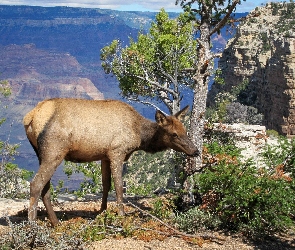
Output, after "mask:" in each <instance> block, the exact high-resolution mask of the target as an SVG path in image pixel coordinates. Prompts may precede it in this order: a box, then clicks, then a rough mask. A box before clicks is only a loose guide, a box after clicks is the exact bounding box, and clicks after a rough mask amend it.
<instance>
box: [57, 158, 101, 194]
mask: <svg viewBox="0 0 295 250" xmlns="http://www.w3.org/2000/svg"><path fill="white" fill-rule="evenodd" d="M64 172H65V174H66V175H67V176H68V178H70V177H71V175H73V174H74V173H83V175H84V180H83V181H82V182H81V183H80V187H79V188H78V189H77V190H75V191H74V193H75V194H76V195H77V196H79V197H83V196H85V195H86V194H92V193H94V194H95V193H100V192H101V191H102V180H101V166H100V163H98V162H87V163H81V164H78V163H73V162H69V161H66V162H65V167H64ZM58 189H59V190H61V189H62V188H61V183H60V184H59V186H58Z"/></svg>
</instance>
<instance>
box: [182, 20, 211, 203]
mask: <svg viewBox="0 0 295 250" xmlns="http://www.w3.org/2000/svg"><path fill="white" fill-rule="evenodd" d="M202 21H203V22H202V24H201V26H200V29H201V30H200V38H199V43H198V48H197V49H198V63H197V65H196V73H195V75H194V80H195V84H194V89H193V93H194V99H193V107H192V113H191V117H190V127H189V131H188V135H189V138H190V139H191V140H192V142H193V143H194V144H195V145H196V146H197V148H198V149H199V152H200V156H199V157H187V161H186V165H185V167H184V180H183V191H184V192H183V193H184V195H183V197H182V200H183V207H184V208H185V207H190V206H191V205H195V203H196V202H197V200H196V197H198V194H197V193H196V192H195V191H194V190H195V188H196V187H194V186H193V180H192V178H191V177H190V176H192V175H193V174H194V173H196V172H200V171H201V169H202V150H203V134H204V122H205V111H206V100H207V94H208V83H209V76H210V72H211V71H212V69H213V60H212V58H213V57H212V55H211V51H210V25H209V24H210V19H207V20H206V18H204V19H203V20H202ZM196 195H197V196H196Z"/></svg>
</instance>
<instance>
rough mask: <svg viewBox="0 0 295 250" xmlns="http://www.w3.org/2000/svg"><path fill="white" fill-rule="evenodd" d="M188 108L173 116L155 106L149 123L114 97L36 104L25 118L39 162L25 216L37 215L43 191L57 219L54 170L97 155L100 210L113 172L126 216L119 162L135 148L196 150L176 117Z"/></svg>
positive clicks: (191, 153) (52, 216)
mask: <svg viewBox="0 0 295 250" xmlns="http://www.w3.org/2000/svg"><path fill="white" fill-rule="evenodd" d="M188 109H189V107H188V106H186V107H185V108H184V109H182V110H181V111H179V112H178V113H176V114H175V115H173V116H166V115H165V114H163V113H162V112H161V111H156V114H155V120H156V122H152V121H150V120H148V119H146V118H144V117H143V116H141V115H140V114H139V113H138V112H137V111H135V109H134V108H133V107H131V106H130V105H128V104H126V103H124V102H121V101H117V100H84V99H71V98H55V99H48V100H44V101H42V102H40V103H38V104H37V106H36V107H35V108H34V109H33V110H31V111H30V112H28V113H27V114H26V115H25V116H24V119H23V125H24V128H25V131H26V135H27V138H28V140H29V141H30V143H31V145H32V147H33V149H34V150H35V153H36V155H37V157H38V160H39V165H40V166H39V170H38V171H37V173H36V175H35V176H34V178H33V179H32V181H31V183H30V204H29V209H28V219H29V221H33V220H36V218H37V205H38V200H39V198H40V196H41V198H42V201H43V203H44V205H45V208H46V210H47V213H48V217H49V220H50V221H51V223H52V225H53V226H55V225H57V224H58V223H59V222H58V219H57V216H56V214H55V212H54V211H53V208H52V205H51V201H50V190H49V187H50V179H51V177H52V175H53V174H54V172H55V170H56V169H57V167H58V166H59V165H60V164H61V162H62V161H63V160H64V159H65V160H67V161H72V162H91V161H98V160H101V172H102V187H103V195H102V203H101V208H100V210H99V212H102V211H104V210H106V209H107V197H108V192H109V190H110V186H111V177H113V180H114V186H115V191H116V196H117V204H118V211H119V212H118V213H119V214H120V215H124V208H123V184H122V183H123V182H122V170H123V162H124V161H126V160H127V159H128V158H129V156H130V155H131V154H132V153H133V152H134V151H136V150H144V151H146V152H150V153H154V152H158V151H162V150H165V149H168V148H172V149H174V150H176V151H180V152H184V153H185V154H187V155H189V156H197V155H199V151H198V150H197V148H196V147H195V146H194V145H193V144H192V142H191V141H190V140H189V139H188V137H187V134H186V130H185V128H184V126H183V124H182V123H181V121H180V119H181V118H183V116H184V115H185V114H186V112H187V111H188Z"/></svg>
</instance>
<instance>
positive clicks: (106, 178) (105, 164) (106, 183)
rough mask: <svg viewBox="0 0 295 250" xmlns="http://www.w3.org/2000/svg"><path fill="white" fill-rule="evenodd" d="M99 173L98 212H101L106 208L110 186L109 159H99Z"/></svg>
mask: <svg viewBox="0 0 295 250" xmlns="http://www.w3.org/2000/svg"><path fill="white" fill-rule="evenodd" d="M101 175H102V202H101V208H100V210H99V212H100V213H101V212H103V211H104V210H106V209H107V201H108V194H109V191H110V188H111V181H112V177H111V168H110V161H108V160H102V161H101Z"/></svg>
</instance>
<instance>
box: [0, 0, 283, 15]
mask: <svg viewBox="0 0 295 250" xmlns="http://www.w3.org/2000/svg"><path fill="white" fill-rule="evenodd" d="M267 2H270V1H269V0H246V1H243V0H241V3H242V4H241V5H238V7H237V10H236V12H249V11H251V10H253V9H255V7H257V6H261V5H264V4H266V3H267ZM272 2H281V1H279V0H272ZM0 5H32V6H44V7H53V6H69V7H84V8H101V9H113V10H122V11H155V12H158V11H159V10H160V9H161V8H165V10H166V11H173V12H180V11H181V8H180V7H179V6H175V0H138V1H135V0H0Z"/></svg>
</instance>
